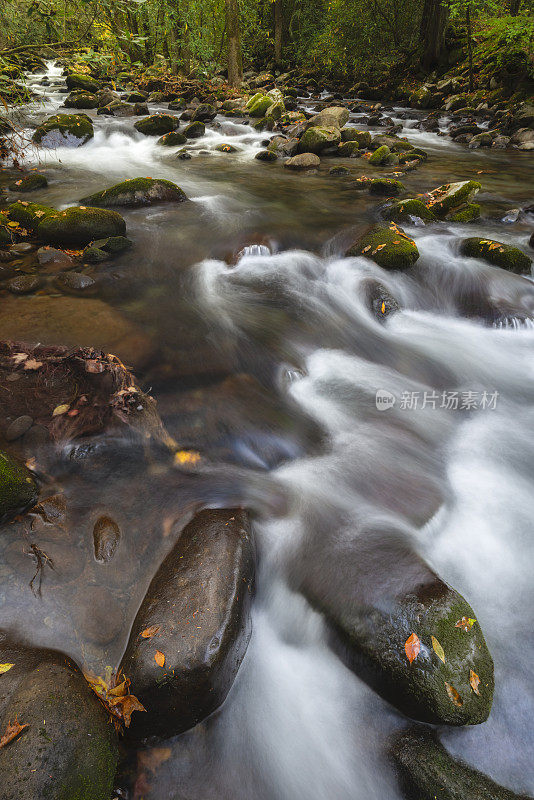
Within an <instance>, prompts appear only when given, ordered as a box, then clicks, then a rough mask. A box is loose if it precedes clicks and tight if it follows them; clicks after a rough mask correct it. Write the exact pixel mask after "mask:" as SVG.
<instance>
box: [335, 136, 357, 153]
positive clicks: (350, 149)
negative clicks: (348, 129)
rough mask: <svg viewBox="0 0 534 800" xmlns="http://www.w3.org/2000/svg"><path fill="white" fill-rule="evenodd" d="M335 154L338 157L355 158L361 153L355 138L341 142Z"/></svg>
mask: <svg viewBox="0 0 534 800" xmlns="http://www.w3.org/2000/svg"><path fill="white" fill-rule="evenodd" d="M337 155H338V156H340V158H357V157H358V156H360V155H361V153H360V145H359V142H358V140H357V139H353V140H351V141H346V142H341V144H339V145H338V147H337Z"/></svg>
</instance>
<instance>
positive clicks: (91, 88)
mask: <svg viewBox="0 0 534 800" xmlns="http://www.w3.org/2000/svg"><path fill="white" fill-rule="evenodd" d="M65 82H66V84H67V89H71V90H72V89H84V90H85V91H86V92H97V91H98V90H99V89H100V84H99V83H98V81H97V80H95V79H94V78H91V76H90V75H84V74H81V73H73V74H72V75H67V78H66V81H65Z"/></svg>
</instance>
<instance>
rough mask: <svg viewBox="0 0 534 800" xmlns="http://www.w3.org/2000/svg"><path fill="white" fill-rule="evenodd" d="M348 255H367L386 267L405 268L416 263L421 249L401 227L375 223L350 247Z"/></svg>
mask: <svg viewBox="0 0 534 800" xmlns="http://www.w3.org/2000/svg"><path fill="white" fill-rule="evenodd" d="M379 248H380V249H379ZM346 255H347V256H365V257H366V258H371V259H373V261H375V262H376V263H377V264H378V265H379V266H381V267H383V268H384V269H400V270H403V269H409V267H411V266H413V264H415V262H416V261H417V259H418V258H419V251H418V249H417V247H416V244H415V242H414V241H413V239H411V238H410V237H409V236H407V235H406V234H405V233H404V231H403V230H402V229H401V228H397V227H396V226H395V225H393V226H392V227H386V226H385V225H375V226H374V227H373V228H371V230H370V231H369V232H368V233H366V234H364V235H363V236H361V237H360V238H359V239H358V241H357V242H355V243H354V244H353V245H352V247H350V248H349V250H348V251H347V253H346Z"/></svg>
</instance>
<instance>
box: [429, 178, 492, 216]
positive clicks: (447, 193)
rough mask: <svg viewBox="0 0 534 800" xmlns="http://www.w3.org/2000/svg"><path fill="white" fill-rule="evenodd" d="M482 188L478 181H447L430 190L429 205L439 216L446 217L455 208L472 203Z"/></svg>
mask: <svg viewBox="0 0 534 800" xmlns="http://www.w3.org/2000/svg"><path fill="white" fill-rule="evenodd" d="M481 188H482V187H481V185H480V183H478V181H458V182H457V183H445V184H443V186H438V188H437V189H434V190H433V191H432V192H429V194H428V201H427V205H428V206H429V207H430V208H431V209H432V211H433V212H434V214H435V215H436V216H437V217H440V218H444V217H445V216H446V215H447V214H448V213H449V212H452V211H453V210H454V209H458V208H460V207H461V206H463V205H465V204H466V203H472V202H473V198H474V197H475V196H476V195H477V194H478V192H479V191H480V189H481Z"/></svg>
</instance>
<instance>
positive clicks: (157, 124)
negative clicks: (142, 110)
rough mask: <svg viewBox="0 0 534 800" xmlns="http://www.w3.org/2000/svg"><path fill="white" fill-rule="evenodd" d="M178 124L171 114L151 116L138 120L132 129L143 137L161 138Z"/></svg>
mask: <svg viewBox="0 0 534 800" xmlns="http://www.w3.org/2000/svg"><path fill="white" fill-rule="evenodd" d="M179 124H180V122H179V120H178V119H177V118H176V117H173V116H172V115H171V114H151V115H150V116H149V117H143V119H140V120H138V121H137V122H136V123H135V124H134V128H135V129H136V131H139V133H142V134H143V135H144V136H162V135H163V134H164V133H169V131H174V130H175V129H176V128H177V127H178V126H179Z"/></svg>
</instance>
